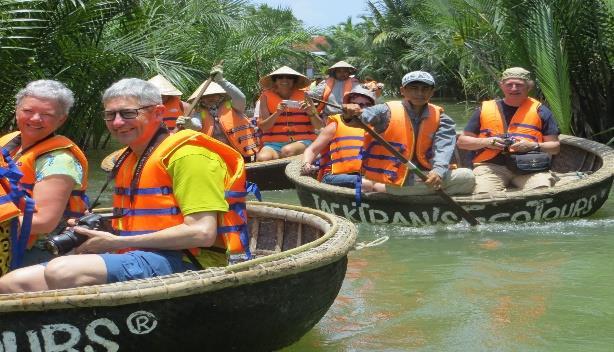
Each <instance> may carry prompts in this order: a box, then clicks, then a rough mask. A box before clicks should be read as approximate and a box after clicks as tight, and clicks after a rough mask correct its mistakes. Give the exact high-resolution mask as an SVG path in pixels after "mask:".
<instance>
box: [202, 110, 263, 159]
mask: <svg viewBox="0 0 614 352" xmlns="http://www.w3.org/2000/svg"><path fill="white" fill-rule="evenodd" d="M218 115H219V116H218V117H215V120H216V121H218V122H219V123H220V126H221V127H222V131H223V132H224V135H226V138H228V141H229V142H230V144H231V146H232V147H233V148H235V150H236V151H238V152H239V153H241V155H243V156H244V157H249V156H252V155H255V154H256V153H257V152H258V149H259V146H258V145H259V143H258V136H257V135H256V130H255V129H254V127H253V126H252V125H251V124H250V123H249V120H248V119H247V117H245V115H242V114H240V113H239V112H238V111H237V110H235V109H233V108H232V102H231V101H230V100H227V101H225V102H224V103H223V104H222V105H221V106H220V110H219V111H218ZM200 118H201V120H202V122H203V128H202V130H201V132H202V133H204V134H206V135H207V136H209V137H213V129H214V118H211V117H210V116H209V112H208V111H207V110H206V109H205V110H203V111H201V112H200Z"/></svg>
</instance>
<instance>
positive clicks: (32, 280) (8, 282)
mask: <svg viewBox="0 0 614 352" xmlns="http://www.w3.org/2000/svg"><path fill="white" fill-rule="evenodd" d="M47 289H49V287H48V286H47V282H46V281H45V267H44V266H42V265H32V266H26V267H23V268H20V269H17V270H13V271H11V272H9V273H8V274H6V275H4V276H3V277H2V278H0V293H18V292H30V291H44V290H47Z"/></svg>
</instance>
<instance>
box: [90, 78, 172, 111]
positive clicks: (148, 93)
mask: <svg viewBox="0 0 614 352" xmlns="http://www.w3.org/2000/svg"><path fill="white" fill-rule="evenodd" d="M125 97H132V98H136V99H137V101H138V103H139V104H141V105H161V104H162V96H161V95H160V90H159V89H158V88H157V87H156V86H154V85H153V84H151V83H150V82H147V81H144V80H142V79H139V78H124V79H121V80H119V81H117V82H115V83H113V84H112V85H111V86H110V87H109V88H107V90H105V92H104V94H103V95H102V102H103V103H106V102H107V101H109V100H111V99H114V98H125Z"/></svg>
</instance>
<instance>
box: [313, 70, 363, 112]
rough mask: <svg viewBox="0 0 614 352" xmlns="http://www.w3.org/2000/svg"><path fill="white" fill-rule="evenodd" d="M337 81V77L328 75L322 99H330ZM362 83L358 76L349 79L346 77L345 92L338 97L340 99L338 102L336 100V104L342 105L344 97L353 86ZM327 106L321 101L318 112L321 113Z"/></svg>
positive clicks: (344, 82)
mask: <svg viewBox="0 0 614 352" xmlns="http://www.w3.org/2000/svg"><path fill="white" fill-rule="evenodd" d="M335 81H336V79H335V78H333V77H328V78H327V79H326V85H325V86H324V93H322V100H324V101H328V98H329V97H330V94H331V93H332V92H333V87H334V85H335ZM358 83H360V82H359V81H358V80H357V79H356V78H354V77H350V78H348V79H346V80H345V81H343V94H342V95H341V97H337V99H339V101H338V102H336V104H339V105H341V104H342V103H343V97H344V96H345V95H346V94H348V93H349V92H350V91H351V90H352V88H353V87H354V86H355V85H356V84H358ZM325 106H326V104H324V103H320V104H319V105H318V113H321V112H322V111H323V110H324V107H325Z"/></svg>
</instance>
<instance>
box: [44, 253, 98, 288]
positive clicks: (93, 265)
mask: <svg viewBox="0 0 614 352" xmlns="http://www.w3.org/2000/svg"><path fill="white" fill-rule="evenodd" d="M45 281H46V282H47V285H48V287H49V289H51V290H54V289H62V288H70V287H78V286H89V285H98V284H105V283H107V266H106V265H105V263H104V260H103V259H102V257H101V256H99V255H97V254H79V255H67V256H63V257H59V258H56V259H54V260H52V261H50V262H49V264H48V265H47V267H46V268H45Z"/></svg>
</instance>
